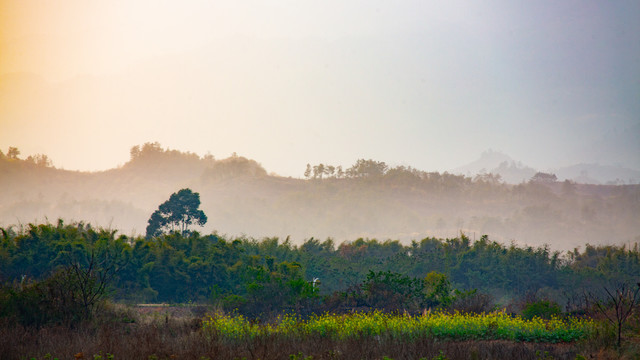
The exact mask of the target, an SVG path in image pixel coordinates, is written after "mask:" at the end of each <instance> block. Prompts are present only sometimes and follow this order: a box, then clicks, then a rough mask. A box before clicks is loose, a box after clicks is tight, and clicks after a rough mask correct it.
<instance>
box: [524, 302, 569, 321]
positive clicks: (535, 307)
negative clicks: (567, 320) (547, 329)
mask: <svg viewBox="0 0 640 360" xmlns="http://www.w3.org/2000/svg"><path fill="white" fill-rule="evenodd" d="M561 313H562V309H560V305H558V304H557V303H555V302H553V301H551V300H538V301H535V302H531V303H528V304H526V305H525V307H524V309H523V310H522V317H523V318H525V319H533V318H536V317H539V318H542V319H551V318H553V317H557V316H560V314H561Z"/></svg>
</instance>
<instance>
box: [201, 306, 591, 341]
mask: <svg viewBox="0 0 640 360" xmlns="http://www.w3.org/2000/svg"><path fill="white" fill-rule="evenodd" d="M594 326H595V325H594V322H593V321H592V320H589V319H578V318H568V319H560V318H554V319H551V320H543V319H540V318H534V319H532V320H525V319H523V318H521V317H519V316H510V315H507V314H505V313H502V312H493V313H488V314H460V313H455V314H446V313H440V312H436V313H433V314H426V315H421V316H410V315H394V314H386V313H382V312H378V311H375V312H372V313H356V314H350V315H336V314H324V315H319V316H312V317H310V318H308V319H305V320H303V319H300V318H299V317H297V316H296V315H284V316H281V317H279V318H278V320H277V321H275V322H274V323H269V324H257V323H251V322H250V321H249V320H248V319H246V318H244V317H242V316H240V315H238V316H228V315H216V316H210V317H208V318H207V319H205V320H204V322H203V327H204V330H205V331H206V332H207V333H209V334H210V335H213V334H215V335H217V336H218V337H219V338H223V339H228V340H230V341H234V340H242V339H247V338H254V337H257V336H283V337H289V338H301V337H306V336H319V337H329V338H332V339H337V340H343V339H353V338H363V337H375V338H377V339H381V340H382V339H392V340H404V341H411V340H415V339H418V338H424V337H432V338H439V339H451V340H472V339H478V340H493V339H503V340H513V341H529V342H549V343H558V342H571V341H576V340H580V339H584V338H587V337H588V336H589V335H590V334H591V333H592V330H593V329H594Z"/></svg>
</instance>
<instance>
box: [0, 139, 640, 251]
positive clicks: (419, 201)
mask: <svg viewBox="0 0 640 360" xmlns="http://www.w3.org/2000/svg"><path fill="white" fill-rule="evenodd" d="M16 154H17V152H16V151H12V152H8V154H7V155H6V156H5V155H4V154H2V153H0V199H2V201H0V227H7V226H9V227H10V226H12V225H15V226H18V227H20V226H24V225H25V224H28V223H29V222H35V223H38V222H42V221H47V219H48V221H51V222H53V221H56V219H58V218H62V219H65V220H66V221H73V220H75V221H84V222H89V223H91V224H92V225H94V226H103V227H108V228H110V229H119V230H120V231H122V232H123V233H125V234H144V233H143V231H144V229H145V227H146V223H147V220H148V219H149V217H150V215H151V213H152V212H153V211H154V210H155V209H157V207H158V205H159V204H161V203H162V202H164V201H166V200H167V199H168V197H169V196H170V195H171V193H173V192H176V191H178V190H180V189H182V188H190V189H192V190H193V191H194V192H198V193H199V194H200V199H201V202H202V203H201V208H202V210H203V211H204V212H205V214H206V215H207V217H208V218H209V221H208V222H207V225H206V226H205V227H204V228H202V229H198V230H200V231H201V232H202V233H208V232H212V231H219V232H220V233H222V234H227V235H229V236H235V235H246V236H251V237H256V238H260V237H265V236H278V237H282V238H285V237H291V239H292V241H293V242H294V243H296V242H297V243H300V242H301V241H302V240H304V239H308V238H310V237H314V238H317V239H323V238H328V237H331V238H333V239H335V240H336V241H343V240H347V241H352V240H356V239H358V238H377V239H397V240H403V241H410V240H419V239H423V238H426V237H436V238H451V237H456V236H459V235H460V232H464V233H467V234H469V235H470V237H471V238H475V236H478V237H479V236H480V235H483V234H487V235H489V236H490V237H491V239H493V240H496V241H500V242H502V243H509V242H511V241H513V242H518V243H520V244H530V245H535V246H538V245H543V244H549V245H550V246H551V247H552V248H554V249H573V248H574V247H578V246H584V244H586V243H590V244H611V243H617V244H621V243H628V242H630V241H633V242H636V241H640V227H639V226H638V222H637V219H638V218H639V217H640V201H638V199H640V185H583V184H576V183H572V182H567V183H565V182H557V181H556V182H553V181H552V182H524V183H523V182H521V183H519V184H517V185H511V184H507V183H504V182H501V181H497V180H498V179H497V178H496V177H493V176H474V177H469V176H463V175H454V174H451V173H438V172H426V171H421V170H418V169H415V168H412V167H406V166H396V167H389V166H387V165H386V164H385V163H384V162H378V161H374V160H364V159H360V160H358V161H357V162H356V164H354V166H352V167H351V168H348V169H344V171H342V169H341V168H340V169H339V170H338V171H334V170H336V169H333V170H330V169H332V168H333V166H330V165H328V164H324V165H323V166H320V165H322V164H319V165H317V166H309V169H310V174H309V176H306V177H307V178H306V179H297V178H287V177H280V176H276V175H272V174H269V172H268V171H267V170H266V169H264V168H263V167H262V166H261V165H260V164H259V163H258V162H256V161H255V160H251V159H247V158H244V157H242V156H238V155H236V154H234V155H232V156H231V157H229V158H227V159H215V158H214V157H213V156H204V157H200V156H198V155H196V154H194V153H189V152H181V151H177V150H169V149H164V148H162V147H161V146H160V144H158V143H147V144H144V145H142V146H134V147H133V148H132V149H131V158H130V160H129V161H128V162H127V163H125V164H124V165H122V166H120V167H118V168H115V169H110V170H106V171H101V172H78V171H67V170H61V169H56V168H54V167H51V166H49V165H47V163H46V162H38V161H37V159H33V158H31V159H29V158H27V159H24V160H22V159H20V158H18V156H17V155H16ZM488 155H491V156H485V160H486V159H487V158H490V160H491V161H493V162H491V161H487V162H486V164H487V165H486V166H491V165H494V164H496V163H497V164H498V165H497V168H498V169H500V168H502V170H503V173H505V174H507V172H504V170H505V169H507V170H509V169H511V170H513V171H514V173H515V174H524V173H525V172H527V171H528V172H529V173H531V172H533V171H535V170H533V169H528V168H527V167H525V166H524V165H522V164H520V163H517V162H515V161H513V160H510V158H506V157H505V156H504V155H503V154H502V155H501V154H488ZM477 165H482V166H485V164H481V163H478V164H477ZM321 168H322V169H323V171H320V169H321ZM479 169H480V170H482V169H483V168H479ZM324 170H327V171H324ZM578 171H580V170H579V168H578ZM311 172H313V174H311ZM485 175H486V174H485ZM594 175H598V174H597V173H594ZM527 176H528V174H527ZM524 178H525V179H526V177H524Z"/></svg>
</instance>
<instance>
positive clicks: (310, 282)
mask: <svg viewBox="0 0 640 360" xmlns="http://www.w3.org/2000/svg"><path fill="white" fill-rule="evenodd" d="M90 261H93V262H94V263H95V264H96V265H95V266H94V270H95V271H98V270H101V269H102V270H104V271H105V272H107V273H108V275H111V273H113V281H112V283H111V284H110V285H111V286H112V289H113V291H114V293H113V295H114V298H115V299H117V300H122V301H129V302H172V303H184V302H200V303H202V302H213V303H216V304H218V305H220V306H222V307H223V308H225V309H229V310H231V309H233V308H238V309H240V310H241V311H244V312H246V313H250V314H259V313H263V312H269V311H280V310H284V309H292V310H297V311H307V310H311V309H326V310H336V309H346V308H349V309H351V308H367V307H370V308H386V309H405V310H411V311H418V312H419V311H422V309H424V308H429V307H438V306H443V307H445V306H449V305H453V304H454V301H456V300H457V304H458V305H459V306H462V305H460V304H462V303H463V302H464V299H465V297H467V298H468V297H473V298H474V299H476V300H475V301H486V299H485V300H483V299H480V295H482V294H491V295H492V297H493V301H494V302H495V301H497V302H498V303H499V304H501V305H502V306H507V305H509V304H511V303H514V302H515V301H516V300H518V299H522V298H527V297H528V298H540V299H543V298H546V299H551V300H553V301H555V302H557V303H560V304H561V305H562V306H563V307H564V308H565V310H569V311H572V310H576V311H577V310H579V309H580V307H581V306H583V305H584V297H583V296H582V295H583V294H584V293H585V292H590V291H596V290H599V289H600V288H601V287H602V286H604V285H607V284H614V283H617V282H627V283H632V284H635V282H637V280H638V279H637V276H638V274H640V250H639V249H638V245H637V244H635V246H634V247H633V248H632V249H629V248H627V247H626V246H590V245H587V246H586V247H585V249H584V250H583V251H580V250H578V249H576V250H574V251H571V252H567V253H560V252H552V251H550V250H549V248H548V247H539V248H532V247H518V246H515V245H510V246H505V245H502V244H499V243H497V242H492V241H490V240H489V238H488V237H486V236H483V237H481V238H480V239H478V240H476V241H473V240H471V239H469V238H468V237H467V236H465V235H464V234H461V236H460V237H457V238H453V239H446V240H440V239H433V238H427V239H423V240H420V241H413V242H412V243H411V244H408V245H403V244H401V243H400V242H399V241H392V240H386V241H378V240H375V239H357V240H355V241H352V242H345V243H341V244H335V243H334V242H333V241H332V240H331V239H327V240H325V241H319V240H317V239H313V238H311V239H308V240H306V241H305V242H304V243H302V244H301V245H299V246H295V245H293V244H291V243H290V242H289V241H288V240H285V241H280V240H279V239H278V238H265V239H262V240H255V239H251V238H244V237H239V238H225V237H224V236H220V235H216V234H211V235H200V234H198V233H197V232H193V233H190V234H188V235H182V234H181V233H178V232H173V233H170V234H166V235H161V236H157V237H153V238H144V237H141V236H140V237H129V236H126V235H117V232H116V231H112V230H106V229H95V228H92V227H91V226H90V225H87V224H83V223H73V224H63V222H62V221H59V222H58V223H57V224H50V223H47V224H30V225H28V226H26V227H24V228H22V229H16V228H13V227H9V228H6V229H4V228H3V229H0V279H1V280H2V282H3V283H4V284H11V283H16V282H18V283H22V284H28V283H30V282H33V281H39V280H43V279H46V278H47V277H49V276H51V275H52V274H56V273H57V272H59V271H61V269H65V268H66V267H68V266H69V265H70V264H71V265H73V264H79V265H86V264H89V262H90ZM98 264H101V265H100V266H103V268H99V267H98ZM314 278H315V279H316V280H315V281H314ZM455 289H457V291H455Z"/></svg>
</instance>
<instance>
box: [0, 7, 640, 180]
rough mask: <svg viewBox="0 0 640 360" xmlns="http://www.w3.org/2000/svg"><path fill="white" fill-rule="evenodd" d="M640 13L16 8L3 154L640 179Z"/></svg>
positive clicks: (6, 72) (5, 53)
mask: <svg viewBox="0 0 640 360" xmlns="http://www.w3.org/2000/svg"><path fill="white" fill-rule="evenodd" d="M638 18H640V4H639V3H638V2H636V1H627V2H625V1H617V2H607V1H566V2H556V1H536V2H530V3H527V4H523V3H520V2H515V3H514V2H512V1H506V0H504V1H489V2H481V3H470V2H468V1H442V2H424V1H396V2H388V1H322V2H317V1H313V2H312V1H286V0H274V1H268V2H265V1H215V2H210V1H184V2H175V1H102V0H97V1H80V0H61V1H44V0H42V1H35V0H34V1H3V2H0V149H2V150H3V151H6V148H8V147H9V146H17V147H18V148H19V149H20V150H21V151H22V153H23V154H24V155H28V154H35V153H45V154H47V155H49V157H50V158H51V159H52V160H53V162H54V165H56V166H58V167H64V168H67V169H80V170H99V169H108V168H113V167H115V166H117V165H118V164H122V163H124V162H126V161H127V160H128V156H129V148H130V147H131V146H133V145H136V144H141V143H144V142H147V141H158V142H160V143H161V144H162V145H163V146H167V147H170V148H174V149H178V150H182V151H192V152H196V153H198V154H201V155H204V154H205V153H207V152H210V153H211V154H213V155H214V156H216V157H218V158H222V157H226V156H228V155H229V154H231V153H232V152H237V153H238V154H240V155H243V156H246V157H249V158H253V159H255V160H257V161H258V162H260V163H262V164H263V166H264V167H265V168H266V169H267V170H268V171H273V172H276V173H278V174H281V175H287V176H288V175H291V176H301V175H302V172H303V171H304V168H305V165H306V163H312V164H313V163H319V162H324V163H331V164H335V165H346V166H348V165H350V164H352V163H354V162H355V160H356V159H358V158H373V159H376V160H380V161H386V162H387V163H389V164H391V165H397V164H404V165H412V166H414V167H417V168H419V169H423V170H428V171H430V170H439V171H443V170H447V169H451V168H455V167H457V166H459V165H462V164H464V163H467V162H470V161H472V160H474V159H475V158H476V157H477V156H478V155H479V154H480V153H481V152H482V151H484V150H486V149H488V148H493V149H498V150H502V151H504V152H505V153H507V154H509V155H511V156H512V157H513V158H516V159H518V160H521V161H523V162H524V163H526V164H529V165H531V166H535V167H539V168H541V169H547V168H553V167H559V166H564V165H569V164H573V163H579V162H600V163H602V164H622V165H624V166H628V167H632V168H636V169H638V168H640V141H638V140H640V101H638V100H639V99H640V35H639V34H640V22H638V21H637V19H638Z"/></svg>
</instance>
